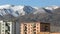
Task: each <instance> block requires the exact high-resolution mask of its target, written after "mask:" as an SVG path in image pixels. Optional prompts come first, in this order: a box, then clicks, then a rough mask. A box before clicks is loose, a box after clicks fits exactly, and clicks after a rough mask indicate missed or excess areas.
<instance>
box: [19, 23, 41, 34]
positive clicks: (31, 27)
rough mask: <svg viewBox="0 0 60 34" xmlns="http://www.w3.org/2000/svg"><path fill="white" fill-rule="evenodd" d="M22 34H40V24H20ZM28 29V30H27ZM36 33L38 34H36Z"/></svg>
mask: <svg viewBox="0 0 60 34" xmlns="http://www.w3.org/2000/svg"><path fill="white" fill-rule="evenodd" d="M20 24H21V26H20V34H24V33H26V34H37V33H38V32H40V23H39V22H30V23H29V22H28V23H26V22H24V23H20ZM25 28H26V29H25ZM35 32H36V33H35Z"/></svg>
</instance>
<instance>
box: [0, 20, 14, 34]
mask: <svg viewBox="0 0 60 34" xmlns="http://www.w3.org/2000/svg"><path fill="white" fill-rule="evenodd" d="M12 29H13V28H12V22H4V21H0V34H12Z"/></svg>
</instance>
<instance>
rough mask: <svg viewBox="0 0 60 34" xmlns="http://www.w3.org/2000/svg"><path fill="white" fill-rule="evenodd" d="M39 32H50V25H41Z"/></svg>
mask: <svg viewBox="0 0 60 34" xmlns="http://www.w3.org/2000/svg"><path fill="white" fill-rule="evenodd" d="M40 31H41V32H49V31H50V24H49V23H42V24H41V25H40Z"/></svg>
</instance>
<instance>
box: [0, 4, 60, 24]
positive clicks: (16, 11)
mask: <svg viewBox="0 0 60 34" xmlns="http://www.w3.org/2000/svg"><path fill="white" fill-rule="evenodd" d="M0 20H5V21H13V20H20V21H42V22H51V23H57V22H58V23H60V6H48V7H31V6H21V5H19V6H15V5H1V6H0Z"/></svg>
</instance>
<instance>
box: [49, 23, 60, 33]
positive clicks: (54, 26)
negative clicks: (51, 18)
mask: <svg viewBox="0 0 60 34" xmlns="http://www.w3.org/2000/svg"><path fill="white" fill-rule="evenodd" d="M50 31H51V32H60V23H57V22H56V23H51V24H50Z"/></svg>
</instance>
